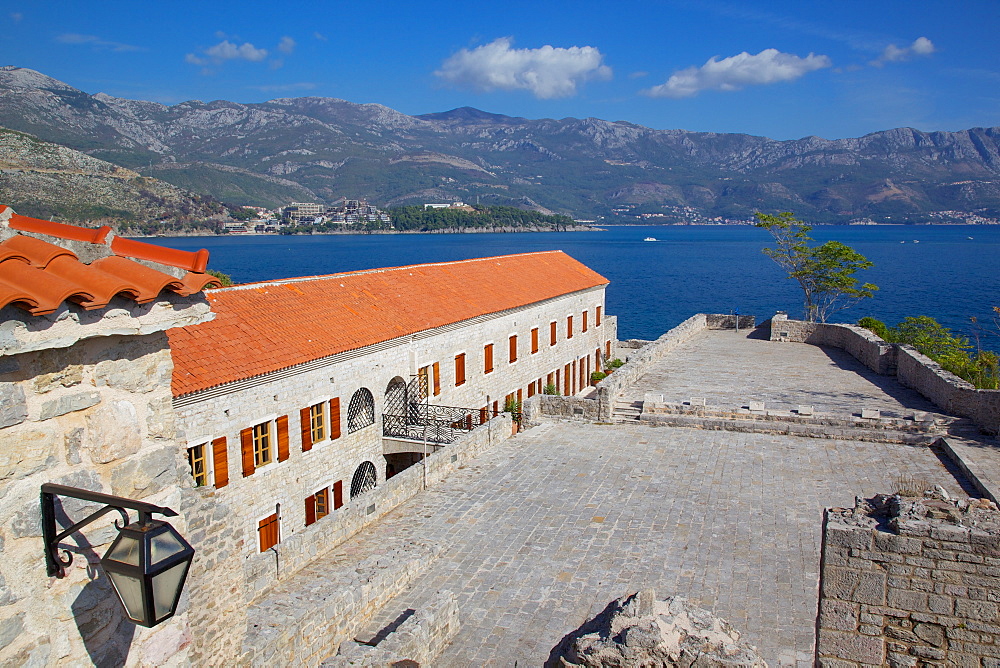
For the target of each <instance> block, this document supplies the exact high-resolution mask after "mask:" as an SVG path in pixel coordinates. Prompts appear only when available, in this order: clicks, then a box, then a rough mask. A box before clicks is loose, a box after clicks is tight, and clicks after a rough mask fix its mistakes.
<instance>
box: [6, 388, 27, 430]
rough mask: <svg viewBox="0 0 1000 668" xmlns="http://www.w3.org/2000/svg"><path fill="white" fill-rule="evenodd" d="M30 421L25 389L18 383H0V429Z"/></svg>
mask: <svg viewBox="0 0 1000 668" xmlns="http://www.w3.org/2000/svg"><path fill="white" fill-rule="evenodd" d="M26 419H28V403H27V401H26V400H25V397H24V388H22V387H21V386H20V385H18V384H17V383H0V429H3V428H4V427H11V426H13V425H15V424H20V423H22V422H24V421H25V420H26Z"/></svg>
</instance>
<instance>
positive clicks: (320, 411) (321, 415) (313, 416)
mask: <svg viewBox="0 0 1000 668" xmlns="http://www.w3.org/2000/svg"><path fill="white" fill-rule="evenodd" d="M324 408H325V405H324V404H322V403H319V404H316V405H315V406H310V407H309V430H310V432H311V434H312V442H313V443H319V442H320V441H323V440H326V411H325V410H324Z"/></svg>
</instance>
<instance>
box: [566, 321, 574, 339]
mask: <svg viewBox="0 0 1000 668" xmlns="http://www.w3.org/2000/svg"><path fill="white" fill-rule="evenodd" d="M566 338H567V339H572V338H573V316H571V315H568V316H566Z"/></svg>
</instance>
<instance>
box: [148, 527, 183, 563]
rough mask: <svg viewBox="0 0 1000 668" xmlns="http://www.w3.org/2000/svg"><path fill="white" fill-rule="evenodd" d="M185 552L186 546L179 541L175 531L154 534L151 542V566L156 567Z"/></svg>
mask: <svg viewBox="0 0 1000 668" xmlns="http://www.w3.org/2000/svg"><path fill="white" fill-rule="evenodd" d="M183 551H184V544H183V543H182V542H181V541H180V540H179V539H178V537H177V535H176V534H175V533H174V531H173V529H170V530H169V531H164V532H163V533H158V534H154V535H152V536H151V537H150V540H149V565H150V566H155V565H156V564H158V563H160V562H161V561H163V560H164V559H167V558H169V557H172V556H174V555H175V554H177V553H178V552H183Z"/></svg>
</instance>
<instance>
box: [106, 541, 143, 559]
mask: <svg viewBox="0 0 1000 668" xmlns="http://www.w3.org/2000/svg"><path fill="white" fill-rule="evenodd" d="M139 552H140V541H139V539H137V538H133V537H132V536H126V535H125V534H119V535H118V539H117V540H116V541H115V544H114V545H113V546H112V547H111V551H110V552H108V554H107V555H106V556H105V557H104V558H105V559H111V560H113V561H119V562H121V563H123V564H128V565H129V566H138V565H139Z"/></svg>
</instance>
